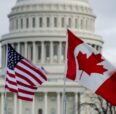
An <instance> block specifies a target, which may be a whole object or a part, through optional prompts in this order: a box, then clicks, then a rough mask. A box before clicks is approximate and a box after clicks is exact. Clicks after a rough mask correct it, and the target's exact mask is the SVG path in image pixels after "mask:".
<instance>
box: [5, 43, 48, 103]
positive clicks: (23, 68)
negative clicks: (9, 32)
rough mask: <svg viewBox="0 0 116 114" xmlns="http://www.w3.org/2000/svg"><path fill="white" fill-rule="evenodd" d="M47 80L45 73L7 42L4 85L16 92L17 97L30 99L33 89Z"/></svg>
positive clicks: (31, 98)
mask: <svg viewBox="0 0 116 114" xmlns="http://www.w3.org/2000/svg"><path fill="white" fill-rule="evenodd" d="M46 80H47V78H46V73H45V72H44V70H42V69H41V68H38V67H36V66H35V65H33V64H32V63H31V62H30V61H29V60H27V59H26V58H24V57H23V56H22V55H20V54H19V53H17V52H16V51H15V50H14V49H13V48H12V46H11V45H10V44H8V55H7V76H6V84H5V87H6V88H7V89H8V90H10V91H12V92H16V93H17V96H18V98H19V99H22V100H27V101H32V100H33V95H34V92H35V90H36V89H37V88H38V87H39V86H40V85H41V84H42V83H43V82H45V81H46Z"/></svg>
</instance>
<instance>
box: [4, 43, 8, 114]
mask: <svg viewBox="0 0 116 114" xmlns="http://www.w3.org/2000/svg"><path fill="white" fill-rule="evenodd" d="M7 51H8V44H7V45H6V63H5V72H6V71H7ZM6 74H7V73H5V75H6ZM5 81H6V76H5ZM5 83H6V82H5ZM4 95H5V97H4V99H5V102H4V114H8V113H7V90H6V88H5V92H4Z"/></svg>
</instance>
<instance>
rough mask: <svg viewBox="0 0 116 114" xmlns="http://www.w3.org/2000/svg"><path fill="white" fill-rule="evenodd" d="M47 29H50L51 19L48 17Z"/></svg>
mask: <svg viewBox="0 0 116 114" xmlns="http://www.w3.org/2000/svg"><path fill="white" fill-rule="evenodd" d="M46 25H47V27H50V18H49V17H47V24H46Z"/></svg>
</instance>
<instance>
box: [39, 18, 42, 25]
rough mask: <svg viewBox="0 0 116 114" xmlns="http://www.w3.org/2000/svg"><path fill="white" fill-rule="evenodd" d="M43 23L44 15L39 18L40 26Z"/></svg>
mask: <svg viewBox="0 0 116 114" xmlns="http://www.w3.org/2000/svg"><path fill="white" fill-rule="evenodd" d="M42 24H43V19H42V17H40V18H39V27H42Z"/></svg>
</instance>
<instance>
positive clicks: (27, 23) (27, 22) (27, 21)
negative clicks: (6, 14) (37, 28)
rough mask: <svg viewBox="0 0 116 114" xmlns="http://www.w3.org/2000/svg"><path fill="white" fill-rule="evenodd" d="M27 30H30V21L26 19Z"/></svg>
mask: <svg viewBox="0 0 116 114" xmlns="http://www.w3.org/2000/svg"><path fill="white" fill-rule="evenodd" d="M26 28H29V19H28V18H26Z"/></svg>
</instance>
